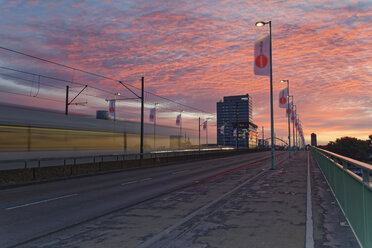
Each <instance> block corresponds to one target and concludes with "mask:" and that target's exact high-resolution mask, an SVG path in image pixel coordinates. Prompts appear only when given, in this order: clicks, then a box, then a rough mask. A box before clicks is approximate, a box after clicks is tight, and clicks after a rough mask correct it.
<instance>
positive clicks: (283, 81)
mask: <svg viewBox="0 0 372 248" xmlns="http://www.w3.org/2000/svg"><path fill="white" fill-rule="evenodd" d="M287 81H288V80H280V82H281V83H286V82H287Z"/></svg>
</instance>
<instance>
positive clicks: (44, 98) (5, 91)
mask: <svg viewBox="0 0 372 248" xmlns="http://www.w3.org/2000/svg"><path fill="white" fill-rule="evenodd" d="M0 92H4V93H9V94H14V95H20V96H27V97H33V98H39V99H43V100H48V101H53V102H60V103H64V102H63V101H58V100H55V99H50V98H46V97H40V96H30V95H26V94H22V93H15V92H11V91H7V90H0Z"/></svg>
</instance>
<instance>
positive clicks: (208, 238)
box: [21, 151, 359, 248]
mask: <svg viewBox="0 0 372 248" xmlns="http://www.w3.org/2000/svg"><path fill="white" fill-rule="evenodd" d="M308 156H309V155H308V153H307V152H305V151H304V152H297V154H296V155H295V156H294V158H293V159H291V160H290V161H288V158H287V157H286V156H281V157H279V158H278V159H277V169H276V170H274V171H273V170H270V169H269V168H270V163H269V162H270V161H266V163H265V164H263V165H262V166H257V167H255V165H251V166H247V167H244V168H240V169H236V170H232V171H229V173H223V174H221V175H220V176H217V177H213V178H210V179H209V180H205V181H203V182H202V183H196V184H191V185H190V186H189V187H182V188H180V189H179V190H176V191H174V192H170V193H169V194H166V195H163V196H161V197H157V198H154V199H152V200H148V201H145V202H143V203H140V204H137V205H135V206H133V207H130V208H127V209H123V210H121V211H117V212H115V213H112V214H109V215H105V216H103V217H101V218H98V219H96V220H93V221H89V222H86V223H84V224H81V225H77V226H75V227H72V228H68V229H66V230H63V231H60V232H56V233H54V234H51V235H48V236H45V237H43V238H41V239H38V240H35V241H33V242H30V243H27V244H25V245H24V246H21V247H260V248H261V247H270V248H271V247H286V248H288V247H296V248H297V247H305V246H306V239H305V237H306V210H307V202H306V194H307V187H306V185H307V165H308ZM309 166H310V169H311V170H310V171H311V174H310V176H311V189H312V197H311V198H312V213H313V215H312V217H313V218H312V219H313V240H314V244H315V247H348V248H350V247H359V245H358V243H357V241H356V239H355V237H354V235H353V233H352V231H351V230H350V228H349V227H348V225H347V222H346V220H345V219H344V217H343V215H342V212H341V210H340V209H339V207H338V205H337V203H335V200H334V199H333V196H332V194H331V192H330V191H329V189H328V186H327V184H326V183H325V181H324V178H322V174H321V173H320V172H319V169H318V168H317V166H316V164H315V162H314V160H313V159H312V158H311V155H310V156H309Z"/></svg>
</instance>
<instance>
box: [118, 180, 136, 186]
mask: <svg viewBox="0 0 372 248" xmlns="http://www.w3.org/2000/svg"><path fill="white" fill-rule="evenodd" d="M137 182H138V180H135V181H130V182H126V183H122V184H121V185H123V186H124V185H128V184H132V183H137Z"/></svg>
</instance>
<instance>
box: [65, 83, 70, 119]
mask: <svg viewBox="0 0 372 248" xmlns="http://www.w3.org/2000/svg"><path fill="white" fill-rule="evenodd" d="M68 91H69V86H68V85H66V108H65V115H68Z"/></svg>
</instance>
